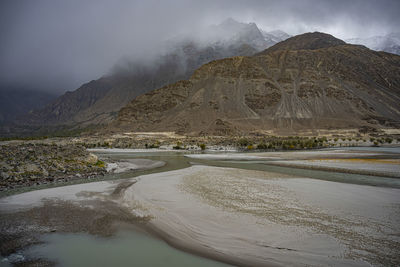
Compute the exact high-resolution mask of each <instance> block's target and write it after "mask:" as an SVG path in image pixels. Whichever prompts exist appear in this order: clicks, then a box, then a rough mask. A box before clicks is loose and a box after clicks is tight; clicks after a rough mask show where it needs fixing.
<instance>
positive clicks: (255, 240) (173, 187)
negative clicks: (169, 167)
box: [123, 166, 400, 266]
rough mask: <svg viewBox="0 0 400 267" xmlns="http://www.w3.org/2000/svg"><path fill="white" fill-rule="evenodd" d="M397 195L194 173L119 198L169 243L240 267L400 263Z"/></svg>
mask: <svg viewBox="0 0 400 267" xmlns="http://www.w3.org/2000/svg"><path fill="white" fill-rule="evenodd" d="M399 196H400V190H398V189H391V188H376V187H370V186H361V185H351V184H341V183H335V182H327V181H319V180H314V179H307V178H295V177H289V176H286V175H282V174H275V173H266V172H258V171H248V170H238V169H229V168H217V167H206V166H193V167H190V168H187V169H183V170H179V171H172V172H168V173H163V174H153V175H147V176H143V177H140V179H139V181H138V182H137V183H136V184H135V185H134V186H132V187H129V188H128V189H127V190H126V191H125V194H124V196H123V203H124V205H125V206H126V207H130V206H131V205H134V204H135V205H136V206H137V204H138V203H140V207H141V208H140V209H139V210H134V212H135V213H136V215H138V216H143V215H147V216H152V217H153V218H154V219H152V220H150V222H149V224H150V225H151V226H152V229H153V230H155V231H156V232H158V234H160V235H161V236H162V237H163V238H165V239H166V240H168V241H169V242H170V243H171V244H173V245H175V246H177V247H180V248H184V249H189V250H192V251H196V252H197V253H200V254H203V255H208V256H210V257H213V258H217V259H220V260H223V261H227V262H230V263H233V264H240V265H277V266H286V265H297V266H299V265H300V266H301V265H311V266H315V265H319V266H320V265H335V266H364V265H365V266H368V264H375V265H397V264H399V263H400V256H399V254H398V251H399V250H400V239H399V237H398V232H399V231H400V227H399V226H398V221H399V220H400V215H399V207H400V198H399Z"/></svg>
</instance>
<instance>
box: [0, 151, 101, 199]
mask: <svg viewBox="0 0 400 267" xmlns="http://www.w3.org/2000/svg"><path fill="white" fill-rule="evenodd" d="M0 151H1V153H0V191H3V190H7V189H13V188H17V187H24V186H30V185H39V184H47V183H55V182H63V181H69V180H72V179H84V178H90V177H95V176H98V175H104V174H105V173H106V168H105V163H104V162H102V161H99V160H98V158H97V156H95V155H94V154H90V153H89V152H87V151H86V149H85V148H84V147H82V146H74V145H56V144H52V145H49V144H30V143H22V144H2V145H1V146H0Z"/></svg>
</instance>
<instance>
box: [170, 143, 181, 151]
mask: <svg viewBox="0 0 400 267" xmlns="http://www.w3.org/2000/svg"><path fill="white" fill-rule="evenodd" d="M172 148H173V149H176V150H179V149H183V148H182V143H181V142H177V143H176V146H173V147H172Z"/></svg>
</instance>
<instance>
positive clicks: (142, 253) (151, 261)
mask: <svg viewBox="0 0 400 267" xmlns="http://www.w3.org/2000/svg"><path fill="white" fill-rule="evenodd" d="M42 239H43V241H44V242H45V244H43V245H37V246H33V247H31V248H30V249H28V250H27V251H25V253H24V254H25V255H26V256H27V257H29V256H32V257H45V258H47V259H49V260H50V261H54V262H56V263H57V265H58V266H66V267H69V266H74V267H80V266H82V267H90V266H96V267H110V266H113V267H117V266H121V267H122V266H154V267H158V266H159V267H162V266H177V267H179V266H182V267H183V266H192V267H197V266H216V267H217V266H228V265H226V264H223V263H220V262H217V261H213V260H209V259H206V258H202V257H198V256H195V255H192V254H189V253H185V252H182V251H180V250H177V249H175V248H173V247H171V246H169V245H168V244H166V243H165V242H163V241H161V240H158V239H155V238H153V237H150V236H148V235H147V234H144V233H141V232H138V231H132V230H124V231H120V232H118V233H117V234H116V235H115V236H113V237H110V238H102V237H95V236H91V235H88V234H59V233H55V234H48V235H44V236H43V238H42Z"/></svg>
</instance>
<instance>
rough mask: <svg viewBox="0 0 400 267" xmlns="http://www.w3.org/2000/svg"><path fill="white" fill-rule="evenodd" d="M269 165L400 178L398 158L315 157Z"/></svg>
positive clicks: (275, 162) (276, 162)
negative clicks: (314, 158)
mask: <svg viewBox="0 0 400 267" xmlns="http://www.w3.org/2000/svg"><path fill="white" fill-rule="evenodd" d="M268 164H271V165H277V166H287V167H293V168H306V169H315V170H325V171H336V172H346V173H355V174H365V175H375V176H382V177H393V178H400V160H399V159H382V160H376V159H357V158H351V159H317V160H288V161H271V162H268Z"/></svg>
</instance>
